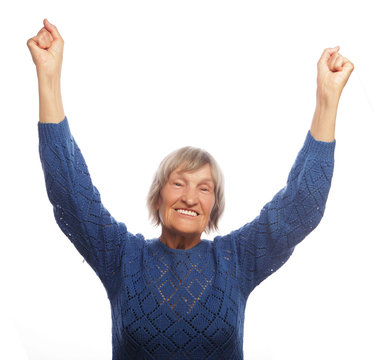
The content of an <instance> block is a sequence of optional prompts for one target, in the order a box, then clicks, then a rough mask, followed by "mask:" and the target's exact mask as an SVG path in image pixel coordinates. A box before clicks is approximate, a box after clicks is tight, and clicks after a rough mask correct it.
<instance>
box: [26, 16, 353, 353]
mask: <svg viewBox="0 0 377 360" xmlns="http://www.w3.org/2000/svg"><path fill="white" fill-rule="evenodd" d="M27 45H28V47H29V49H30V52H31V55H32V58H33V61H34V63H35V65H36V69H37V75H38V81H39V97H40V113H39V117H40V118H39V123H38V129H39V140H40V147H39V150H40V158H41V161H42V167H43V171H44V175H45V181H46V188H47V193H48V197H49V200H50V201H51V203H52V205H53V208H54V215H55V219H56V221H57V223H58V225H59V227H60V228H61V229H62V231H63V232H64V234H65V235H66V236H67V237H68V238H69V239H70V240H71V241H72V243H73V244H74V246H75V247H76V248H77V250H78V251H79V252H80V253H81V254H82V256H83V257H84V258H85V259H86V261H87V262H88V263H89V264H90V266H91V267H92V268H93V269H94V271H95V272H96V274H97V275H98V276H99V278H100V279H101V281H102V283H103V285H104V287H105V289H106V292H107V295H108V298H109V300H110V303H111V311H112V339H113V340H112V342H113V359H114V360H115V359H116V360H121V359H122V360H124V359H140V360H141V359H154V360H163V359H201V360H203V359H214V360H215V359H216V360H219V359H226V360H229V359H242V358H243V325H244V311H245V306H246V301H247V299H248V296H249V294H250V293H251V292H252V290H253V289H254V288H255V287H256V286H257V285H258V284H260V283H261V282H262V281H263V280H264V279H266V278H267V277H268V276H269V275H271V274H272V273H274V272H275V271H276V270H277V269H279V268H280V267H281V266H282V265H283V264H284V263H285V262H286V261H287V260H288V258H289V257H290V255H291V254H292V252H293V250H294V248H295V246H296V245H297V244H298V243H299V242H300V241H301V240H303V239H304V238H305V237H306V236H307V235H308V234H309V233H310V232H311V231H312V230H313V229H314V228H315V227H316V226H317V225H318V223H319V222H320V220H321V218H322V216H323V213H324V211H325V204H326V200H327V196H328V193H329V189H330V184H331V179H332V174H333V166H334V149H335V139H334V132H335V119H336V112H337V106H338V102H339V98H340V95H341V92H342V90H343V87H344V86H345V84H346V82H347V81H348V78H349V76H350V74H351V73H352V71H353V64H352V63H351V62H350V61H349V60H347V59H346V58H345V57H343V56H341V55H340V54H339V48H338V47H337V48H327V49H325V50H324V51H323V54H322V56H321V58H320V59H319V61H318V67H317V69H318V78H317V86H318V88H317V107H316V110H315V113H314V117H313V122H312V125H311V128H310V130H309V131H308V133H307V135H306V138H305V142H304V144H303V147H302V148H301V150H300V152H299V153H298V156H297V158H296V161H295V162H294V164H293V167H292V169H291V171H290V173H289V177H288V181H287V184H286V186H285V187H284V188H283V189H281V190H280V191H279V192H278V193H277V194H276V195H275V196H274V197H273V199H272V200H271V201H270V202H268V203H267V204H266V205H265V206H264V207H263V209H262V210H261V212H260V214H259V215H258V216H257V217H256V218H255V219H254V220H253V221H251V222H250V223H248V224H246V225H244V226H243V227H241V228H240V229H237V230H235V231H233V232H231V233H230V234H227V235H225V236H216V237H215V239H214V240H213V241H209V240H204V239H202V238H201V237H202V233H203V232H204V231H206V230H210V229H216V228H217V225H218V220H219V218H220V216H221V214H222V212H223V209H224V187H223V176H222V173H221V171H220V169H219V166H218V165H217V163H216V161H215V160H214V158H213V157H212V156H211V155H210V154H208V153H207V152H206V151H204V150H201V149H196V148H192V147H185V148H182V149H179V150H177V151H175V152H173V153H172V154H170V155H168V156H167V157H166V158H165V159H164V160H163V161H162V163H161V165H160V167H159V169H158V170H157V172H156V175H155V178H154V180H153V183H152V186H151V188H150V191H149V195H148V207H149V210H150V214H151V217H152V219H153V221H154V222H155V223H156V224H160V225H161V236H160V237H159V238H155V239H150V240H146V239H144V237H143V236H142V235H141V234H137V235H134V234H132V233H130V232H129V231H128V230H127V227H126V225H125V224H124V223H122V222H118V221H116V220H115V219H114V218H113V217H112V216H111V215H110V214H109V212H108V211H107V210H106V209H105V207H104V206H103V205H102V203H101V199H100V194H99V192H98V190H97V188H96V187H95V186H93V184H92V181H91V178H90V175H89V172H88V168H87V166H86V163H85V160H84V158H83V156H82V154H81V152H80V149H79V147H78V146H77V144H76V142H75V140H74V138H73V136H72V134H71V132H70V128H69V125H68V120H67V117H66V116H65V114H64V111H63V105H62V100H61V92H60V74H61V67H62V58H63V46H64V42H63V39H62V37H61V35H60V34H59V32H58V30H57V28H56V27H55V26H54V25H52V24H50V23H49V22H48V21H47V20H46V19H44V27H43V28H42V29H41V30H40V31H39V32H38V34H37V35H36V36H35V37H32V38H30V39H29V40H28V42H27Z"/></svg>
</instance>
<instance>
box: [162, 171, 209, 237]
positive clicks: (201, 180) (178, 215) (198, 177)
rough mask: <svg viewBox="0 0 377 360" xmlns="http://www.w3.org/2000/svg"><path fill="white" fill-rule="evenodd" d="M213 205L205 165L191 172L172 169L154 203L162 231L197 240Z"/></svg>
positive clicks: (206, 222)
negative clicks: (157, 199)
mask: <svg viewBox="0 0 377 360" xmlns="http://www.w3.org/2000/svg"><path fill="white" fill-rule="evenodd" d="M214 204H215V182H214V180H213V177H212V172H211V167H210V165H209V164H205V165H203V166H202V167H200V168H199V169H196V170H193V171H182V166H179V167H178V168H177V169H175V170H174V171H173V172H172V173H171V174H170V176H169V178H168V181H167V183H166V184H165V186H164V187H163V188H162V190H161V192H160V199H159V204H158V211H159V217H160V220H161V224H162V228H163V233H170V234H173V235H179V236H188V237H190V238H192V237H195V238H198V239H200V236H201V234H202V232H203V231H204V230H205V228H206V226H207V224H208V221H209V220H210V216H211V211H212V208H213V206H214Z"/></svg>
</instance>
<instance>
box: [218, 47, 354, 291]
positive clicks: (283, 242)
mask: <svg viewBox="0 0 377 360" xmlns="http://www.w3.org/2000/svg"><path fill="white" fill-rule="evenodd" d="M338 50H339V48H338V47H337V48H333V49H325V51H324V52H323V54H322V56H321V58H320V60H319V62H318V78H317V85H318V87H317V107H316V110H315V113H314V116H313V121H312V126H311V129H310V131H308V133H307V135H306V139H305V142H304V145H303V147H302V149H301V150H300V152H299V153H298V155H297V158H296V160H295V162H294V164H293V166H292V169H291V171H290V173H289V176H288V180H287V183H286V186H285V187H284V188H282V189H281V190H280V191H279V192H278V193H277V194H276V195H275V196H274V197H273V198H272V200H271V201H269V202H268V203H267V204H266V205H265V206H264V207H263V209H262V210H261V212H260V214H259V215H258V216H257V217H256V218H255V219H254V220H253V221H252V222H250V223H248V224H246V225H244V226H243V227H241V228H240V229H238V230H236V231H233V232H232V233H231V234H229V235H227V236H225V237H217V238H215V242H216V243H217V244H218V246H219V247H221V248H223V250H224V249H225V251H226V254H227V258H231V257H233V258H234V261H233V262H234V263H236V264H237V279H238V280H239V282H240V287H241V289H242V291H243V292H244V295H245V296H248V295H249V294H250V292H251V291H252V290H253V289H254V287H255V286H257V285H258V284H259V283H260V282H262V281H263V280H264V279H266V278H267V277H268V276H269V275H271V274H272V273H274V272H275V271H276V270H277V269H279V268H280V267H281V266H282V265H283V264H284V263H285V262H286V261H287V260H288V258H289V257H290V256H291V254H292V252H293V250H294V248H295V246H296V245H297V244H298V243H299V242H300V241H302V240H303V239H304V238H305V237H306V236H307V235H308V234H309V233H310V232H311V231H313V230H314V229H315V228H316V227H317V225H318V224H319V222H320V221H321V219H322V217H323V214H324V211H325V207H326V201H327V197H328V194H329V190H330V186H331V180H332V175H333V169H334V150H335V120H336V111H337V106H338V102H339V98H340V95H341V92H342V90H343V87H344V85H345V84H346V82H347V80H348V78H349V76H350V74H351V72H352V70H353V65H352V64H351V63H350V62H349V61H348V60H347V59H345V58H344V57H342V56H341V55H340V54H338ZM230 254H233V255H232V256H231V255H230Z"/></svg>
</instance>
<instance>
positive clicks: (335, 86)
mask: <svg viewBox="0 0 377 360" xmlns="http://www.w3.org/2000/svg"><path fill="white" fill-rule="evenodd" d="M339 48H340V47H339V46H337V47H335V48H327V49H325V50H324V51H323V53H322V56H321V58H320V59H319V61H318V63H317V70H318V76H317V100H320V101H328V100H332V101H339V98H340V95H341V94H342V91H343V88H344V86H345V85H346V83H347V81H348V78H349V77H350V75H351V73H352V71H353V69H354V66H353V64H352V63H351V62H350V61H349V60H348V59H346V58H345V57H344V56H342V55H340V54H339Z"/></svg>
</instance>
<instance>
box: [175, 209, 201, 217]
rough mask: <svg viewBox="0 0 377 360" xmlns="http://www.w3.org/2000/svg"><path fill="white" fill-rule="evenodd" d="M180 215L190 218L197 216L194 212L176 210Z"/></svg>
mask: <svg viewBox="0 0 377 360" xmlns="http://www.w3.org/2000/svg"><path fill="white" fill-rule="evenodd" d="M177 211H178V212H179V213H181V214H185V215H190V216H198V214H197V213H196V212H195V211H190V210H183V209H178V210H177Z"/></svg>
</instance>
